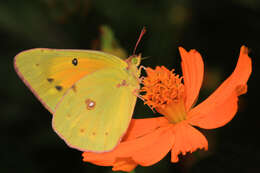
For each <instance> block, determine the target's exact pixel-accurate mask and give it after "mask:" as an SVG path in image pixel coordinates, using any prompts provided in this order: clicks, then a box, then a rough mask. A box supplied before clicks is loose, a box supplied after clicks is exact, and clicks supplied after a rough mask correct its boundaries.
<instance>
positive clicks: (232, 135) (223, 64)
mask: <svg viewBox="0 0 260 173" xmlns="http://www.w3.org/2000/svg"><path fill="white" fill-rule="evenodd" d="M103 24H106V25H109V26H110V27H111V28H112V30H113V31H114V33H115V36H116V38H117V39H118V40H119V42H120V44H121V46H122V47H123V48H124V49H125V50H126V51H127V52H128V54H129V55H130V54H131V53H132V51H133V48H134V45H135V43H136V40H137V38H138V36H139V33H140V30H141V29H142V27H143V26H146V28H147V34H146V35H145V36H144V37H143V39H142V41H141V43H140V45H139V47H138V49H137V53H140V52H141V53H142V55H143V56H145V57H149V58H148V59H145V60H143V62H142V64H143V65H145V66H150V67H155V66H156V65H165V66H166V67H168V68H175V69H176V70H177V72H180V73H181V69H180V56H179V53H178V49H177V47H178V46H183V47H184V48H186V49H188V50H189V49H191V48H194V49H196V50H198V51H199V52H200V53H201V54H202V56H203V59H204V63H205V75H206V76H205V80H204V84H203V88H202V91H201V95H200V98H199V101H198V102H201V101H202V100H203V99H205V98H206V97H207V96H208V95H209V94H210V93H211V92H212V91H214V89H216V87H217V86H218V85H219V84H220V83H221V82H222V81H223V80H224V79H225V78H226V77H228V76H229V75H230V74H231V72H232V71H233V69H234V67H235V64H236V61H237V58H238V54H239V49H240V47H241V45H246V46H248V47H249V49H250V56H251V57H252V61H253V72H252V75H251V77H250V79H249V82H248V93H247V94H246V95H243V96H240V100H239V111H238V113H237V115H236V116H235V118H234V119H233V120H232V121H231V122H230V123H228V124H227V125H226V126H225V127H222V128H219V129H215V130H201V131H202V132H203V134H204V135H206V137H207V139H208V141H209V150H208V151H197V152H194V153H193V154H188V155H186V156H184V157H181V159H180V162H179V163H177V164H173V163H171V162H170V155H169V154H168V155H167V157H165V158H164V159H163V160H162V161H160V162H159V163H157V164H155V165H153V166H151V167H137V169H136V172H138V173H139V172H144V173H148V172H149V173H150V172H175V173H188V172H195V173H196V172H198V173H199V172H211V173H214V172H216V173H219V172H260V165H259V161H260V159H259V154H260V148H259V143H257V140H258V138H259V112H258V111H257V110H258V109H257V107H258V105H259V104H258V100H257V99H258V98H259V97H258V96H259V92H258V90H257V80H256V75H257V74H258V71H259V70H258V69H257V67H256V64H257V62H256V61H257V59H258V58H259V57H260V53H259V50H260V44H259V41H260V35H259V34H260V1H259V0H226V1H225V0H222V1H221V0H160V1H159V0H123V1H121V0H93V1H90V0H24V1H14V0H10V1H4V0H1V1H0V44H1V47H0V58H1V63H0V74H1V78H0V79H1V85H0V87H1V88H0V98H1V104H0V106H1V113H0V129H1V138H0V147H1V148H0V172H1V173H2V172H3V173H5V172H11V173H12V172H20V173H23V172H24V173H30V172H37V173H46V172H50V173H51V172H84V173H86V172H109V171H110V170H111V168H105V167H99V166H95V165H92V164H90V163H84V162H82V160H81V159H82V157H81V152H79V151H76V150H74V149H70V148H68V147H67V146H66V145H65V144H64V142H63V141H62V140H61V139H60V138H59V137H58V136H57V135H56V134H55V132H54V131H53V130H52V127H51V114H50V113H49V112H48V111H47V110H45V109H44V107H43V106H41V104H40V102H39V101H38V100H37V99H36V98H35V97H34V96H33V94H32V93H31V92H30V91H29V90H28V89H27V88H26V86H25V85H24V84H23V83H22V81H21V80H20V79H19V78H18V76H17V74H16V73H15V71H14V68H13V58H14V56H15V55H16V54H17V53H19V52H21V51H23V50H26V49H30V48H36V47H48V48H70V49H92V48H93V47H96V46H95V43H96V42H97V41H98V40H99V38H100V32H99V28H100V26H101V25H103ZM134 116H135V117H138V116H139V117H149V116H150V117H151V116H153V115H152V112H151V111H150V110H149V109H148V108H147V106H144V105H143V103H142V102H141V101H138V103H137V106H136V110H135V114H134Z"/></svg>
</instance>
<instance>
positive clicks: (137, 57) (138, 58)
mask: <svg viewBox="0 0 260 173" xmlns="http://www.w3.org/2000/svg"><path fill="white" fill-rule="evenodd" d="M130 63H131V64H133V65H135V66H136V67H138V66H139V65H140V64H141V54H139V55H133V56H131V57H130Z"/></svg>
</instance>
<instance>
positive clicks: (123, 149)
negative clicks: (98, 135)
mask: <svg viewBox="0 0 260 173" xmlns="http://www.w3.org/2000/svg"><path fill="white" fill-rule="evenodd" d="M167 122H168V121H167V120H166V119H165V118H164V117H158V118H147V119H132V121H131V123H130V127H129V129H128V131H127V134H126V136H125V137H124V139H123V141H122V142H121V143H120V144H118V145H117V146H116V148H115V149H114V150H112V151H110V152H104V153H93V152H84V153H83V155H82V156H83V161H85V162H91V163H93V164H96V165H100V166H112V165H113V164H114V163H115V160H116V159H117V158H118V157H120V158H127V157H130V156H131V154H132V153H133V152H135V151H136V150H140V149H142V148H145V147H146V146H147V145H150V144H151V143H154V142H155V140H156V139H157V138H158V137H159V135H160V133H154V131H155V132H156V131H157V130H158V129H161V128H160V126H165V125H167V124H168V123H167ZM166 123H167V124H166ZM160 131H161V130H159V132H160Z"/></svg>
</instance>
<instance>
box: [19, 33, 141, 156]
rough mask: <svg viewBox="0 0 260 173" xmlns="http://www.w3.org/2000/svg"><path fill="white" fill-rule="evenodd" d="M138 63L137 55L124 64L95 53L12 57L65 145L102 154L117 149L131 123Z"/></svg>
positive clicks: (40, 52) (56, 52) (51, 52)
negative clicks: (49, 113) (49, 115)
mask: <svg viewBox="0 0 260 173" xmlns="http://www.w3.org/2000/svg"><path fill="white" fill-rule="evenodd" d="M141 35H142V34H141ZM139 41H140V37H139V40H138V42H139ZM138 42H137V44H138ZM137 44H136V45H137ZM135 49H136V47H135ZM134 52H135V50H134ZM140 63H141V55H133V56H130V57H129V58H128V59H126V60H122V59H120V58H119V57H116V56H114V55H111V54H109V53H105V52H102V51H95V50H73V49H47V48H36V49H30V50H26V51H23V52H21V53H19V54H18V55H16V56H15V60H14V67H15V70H16V72H17V73H18V75H19V77H20V78H21V79H22V81H23V82H24V83H25V84H26V86H27V87H28V88H29V89H30V90H31V91H32V92H33V94H34V95H35V96H36V97H37V98H38V99H39V101H40V102H41V103H42V104H43V105H44V106H45V108H46V109H48V110H49V111H50V112H51V113H52V114H53V117H52V127H53V129H54V131H55V132H56V133H57V134H58V136H60V137H61V138H62V139H63V140H64V141H65V143H66V144H67V145H68V146H70V147H72V148H75V149H78V150H80V151H91V152H105V151H111V150H113V149H114V148H115V146H116V145H117V144H118V143H119V142H120V140H121V138H122V137H123V136H124V134H125V133H126V131H127V128H128V125H129V123H130V121H131V117H132V114H133V111H134V107H135V103H136V99H137V95H138V91H139V88H140V80H139V77H140V69H138V66H139V65H140Z"/></svg>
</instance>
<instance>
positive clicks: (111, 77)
mask: <svg viewBox="0 0 260 173" xmlns="http://www.w3.org/2000/svg"><path fill="white" fill-rule="evenodd" d="M138 89H139V83H138V80H137V79H136V78H135V76H132V75H129V73H128V71H127V70H125V69H118V68H107V69H102V70H100V71H97V72H94V73H92V74H91V75H87V76H85V77H84V78H82V79H80V80H79V81H78V82H76V83H75V84H74V85H73V86H72V87H71V88H70V89H69V90H68V91H67V92H66V94H65V95H64V97H63V98H62V99H61V101H60V103H59V104H58V105H57V107H56V111H55V113H54V116H53V122H52V123H53V128H54V130H55V131H56V132H57V134H58V135H59V136H60V137H61V138H63V139H64V140H65V142H66V143H67V144H68V145H69V146H71V147H73V148H77V149H79V150H82V151H95V152H104V151H109V150H112V149H113V148H114V147H115V146H116V145H117V143H118V142H119V141H120V139H121V138H122V136H123V135H124V133H125V132H126V130H127V127H128V124H129V122H130V119H131V117H132V113H133V110H134V105H135V102H136V95H135V94H134V92H135V90H138Z"/></svg>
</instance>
